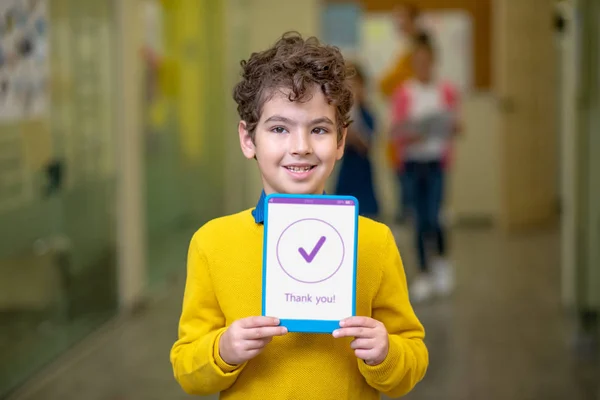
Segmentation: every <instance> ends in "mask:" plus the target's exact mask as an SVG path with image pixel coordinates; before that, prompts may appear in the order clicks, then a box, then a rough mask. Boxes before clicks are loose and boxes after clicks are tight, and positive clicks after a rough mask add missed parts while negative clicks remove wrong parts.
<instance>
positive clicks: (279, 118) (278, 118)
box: [265, 115, 335, 125]
mask: <svg viewBox="0 0 600 400" xmlns="http://www.w3.org/2000/svg"><path fill="white" fill-rule="evenodd" d="M269 122H283V123H286V124H289V125H297V123H296V121H293V120H291V119H289V118H286V117H282V116H281V115H273V116H272V117H269V118H268V119H267V120H266V121H265V124H266V123H269ZM317 124H328V125H335V124H334V123H333V121H332V120H330V119H329V118H327V117H321V118H317V119H313V120H312V121H310V123H309V125H317Z"/></svg>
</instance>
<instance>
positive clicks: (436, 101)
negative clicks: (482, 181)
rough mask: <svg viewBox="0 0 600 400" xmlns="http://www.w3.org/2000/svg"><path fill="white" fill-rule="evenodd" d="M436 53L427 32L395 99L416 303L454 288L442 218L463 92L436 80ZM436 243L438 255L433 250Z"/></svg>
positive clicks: (394, 127)
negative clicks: (415, 264) (408, 201)
mask: <svg viewBox="0 0 600 400" xmlns="http://www.w3.org/2000/svg"><path fill="white" fill-rule="evenodd" d="M434 62H435V51H434V47H433V45H432V43H431V39H430V37H429V36H428V35H427V34H424V33H423V34H420V35H419V36H418V38H417V39H416V41H415V48H414V54H413V68H414V71H415V76H414V78H412V79H410V80H408V81H407V82H406V83H404V84H403V85H402V86H401V87H400V88H399V89H398V90H397V91H396V92H395V93H394V95H393V98H392V110H393V112H392V113H393V123H392V129H391V133H390V138H391V140H392V141H393V143H394V145H395V146H397V147H399V148H401V149H402V152H403V160H402V161H401V162H402V165H398V166H397V167H398V168H401V169H402V170H403V171H404V174H405V177H406V182H405V183H406V185H407V186H408V190H409V191H410V193H411V201H412V204H411V208H412V209H413V210H414V213H415V218H414V220H415V221H414V222H415V228H416V229H415V242H416V247H417V253H418V256H419V266H420V273H419V275H418V276H417V278H416V280H415V281H414V282H413V283H412V285H411V290H410V292H411V297H412V299H413V301H416V302H418V301H424V300H427V299H429V298H430V297H432V296H433V295H435V294H440V295H445V294H449V293H450V292H451V291H452V289H453V286H454V277H453V272H452V267H451V265H450V262H449V260H448V259H447V257H446V253H447V240H446V231H445V229H444V226H443V224H442V220H441V211H442V203H443V198H444V186H445V181H446V168H447V167H448V163H449V161H450V159H449V158H450V157H449V156H450V154H451V149H452V141H453V138H454V136H455V134H456V133H458V131H459V121H458V93H457V90H456V89H455V87H454V86H453V85H452V84H451V83H449V82H442V81H439V80H438V79H436V77H435V76H434ZM431 244H434V245H435V256H434V257H431V258H430V257H428V248H429V247H430V245H431Z"/></svg>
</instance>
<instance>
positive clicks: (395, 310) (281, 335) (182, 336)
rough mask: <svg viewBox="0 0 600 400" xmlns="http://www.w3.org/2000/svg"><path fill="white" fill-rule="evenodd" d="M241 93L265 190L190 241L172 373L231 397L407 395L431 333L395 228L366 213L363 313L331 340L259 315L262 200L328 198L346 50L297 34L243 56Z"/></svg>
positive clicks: (246, 142)
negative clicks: (411, 288)
mask: <svg viewBox="0 0 600 400" xmlns="http://www.w3.org/2000/svg"><path fill="white" fill-rule="evenodd" d="M242 68H243V73H242V80H241V82H240V83H238V85H237V86H236V88H235V91H234V98H235V100H236V102H237V104H238V112H239V114H240V117H241V121H240V123H239V126H238V131H239V137H240V144H241V148H242V152H243V153H244V155H245V156H246V157H247V158H248V159H253V158H254V159H256V162H257V164H258V168H259V170H260V173H261V177H262V182H263V187H264V191H263V193H262V195H261V197H260V199H259V202H258V204H257V206H256V208H255V209H250V210H246V211H243V212H241V213H238V214H235V215H231V216H226V217H223V218H218V219H216V220H213V221H211V222H209V223H207V224H206V225H205V226H203V227H202V228H200V229H199V230H198V232H196V234H195V235H194V237H193V238H192V242H191V244H190V250H189V255H188V275H187V282H186V288H185V294H184V301H183V311H182V315H181V321H180V325H179V340H177V342H176V343H175V344H174V346H173V349H172V351H171V362H172V364H173V369H174V373H175V377H176V379H177V381H178V382H179V383H180V385H181V386H182V387H183V389H184V390H185V391H186V392H188V393H192V394H200V395H208V394H214V393H218V392H220V393H221V398H222V399H244V400H253V399H261V400H262V399H278V400H279V399H303V400H311V399H315V400H317V399H318V400H327V399H332V400H334V399H335V400H338V399H356V400H358V399H360V400H369V399H377V398H379V393H380V392H383V393H385V394H387V395H388V396H392V397H398V396H402V395H404V394H405V393H407V392H409V391H410V390H411V389H412V388H413V387H414V386H415V385H416V384H417V382H419V381H420V380H421V379H422V378H423V376H424V374H425V370H426V368H427V365H428V353H427V349H426V347H425V344H424V343H423V338H424V330H423V327H422V325H421V323H420V322H419V320H418V319H417V317H416V316H415V314H414V312H413V310H412V307H411V305H410V303H409V300H408V293H407V285H406V278H405V276H404V271H403V267H402V261H401V260H400V255H399V254H398V250H397V247H396V245H395V242H394V238H393V236H392V234H391V232H390V230H389V229H388V228H387V227H386V226H385V225H382V224H379V223H376V222H374V221H372V220H369V219H366V218H362V217H361V218H360V220H359V238H358V243H359V249H358V274H357V275H358V279H357V295H356V298H357V300H356V301H357V304H356V310H357V315H358V316H356V317H351V318H347V319H345V320H343V321H342V322H341V323H340V329H338V330H336V331H335V332H334V333H333V335H322V334H298V333H287V331H286V329H285V328H284V327H281V326H279V321H278V320H277V319H276V318H271V317H263V316H260V315H261V290H262V289H261V288H262V285H261V282H262V278H261V275H262V274H261V271H262V241H263V222H264V216H263V201H264V197H265V195H267V194H270V193H294V194H322V193H323V190H324V187H325V182H326V180H327V178H328V177H329V175H330V174H331V172H332V170H333V167H334V165H335V162H336V161H337V160H339V159H340V158H341V157H342V154H343V151H344V150H343V149H344V141H345V137H346V128H347V126H348V124H349V120H348V113H349V111H350V108H351V106H352V93H351V90H350V86H349V82H348V79H347V75H346V65H345V62H344V59H343V57H342V55H341V54H340V52H339V51H338V50H337V49H335V48H332V47H328V46H323V45H321V44H319V42H318V41H317V40H316V39H314V38H310V39H308V40H306V41H305V40H304V39H302V37H300V36H299V35H297V34H286V35H284V36H283V37H282V38H281V39H280V40H279V41H278V42H277V43H276V44H275V45H274V46H273V47H272V48H270V49H268V50H266V51H264V52H261V53H254V54H252V56H251V57H250V59H249V60H248V61H243V62H242Z"/></svg>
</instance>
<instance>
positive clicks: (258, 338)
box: [219, 317, 287, 365]
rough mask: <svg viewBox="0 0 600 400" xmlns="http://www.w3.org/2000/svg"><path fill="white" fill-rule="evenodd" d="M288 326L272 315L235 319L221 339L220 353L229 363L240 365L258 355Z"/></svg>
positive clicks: (285, 331) (285, 330) (283, 332)
mask: <svg viewBox="0 0 600 400" xmlns="http://www.w3.org/2000/svg"><path fill="white" fill-rule="evenodd" d="M286 333H287V328H285V327H282V326H279V320H278V319H277V318H271V317H249V318H244V319H240V320H237V321H235V322H234V323H233V324H231V326H230V327H229V328H227V330H226V331H225V333H223V335H222V336H221V339H220V341H219V355H220V356H221V358H222V359H223V361H225V362H226V363H227V364H229V365H239V364H242V363H244V362H246V361H248V360H250V359H251V358H254V357H256V356H257V355H258V354H259V353H260V352H261V351H262V350H263V348H264V347H265V346H266V345H267V344H268V343H269V342H270V341H271V340H273V336H282V335H285V334H286Z"/></svg>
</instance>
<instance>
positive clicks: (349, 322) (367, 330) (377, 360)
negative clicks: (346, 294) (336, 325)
mask: <svg viewBox="0 0 600 400" xmlns="http://www.w3.org/2000/svg"><path fill="white" fill-rule="evenodd" d="M340 326H341V328H340V329H337V330H335V331H334V332H333V337H335V338H342V337H353V338H354V340H353V341H352V343H351V345H350V346H351V347H352V348H353V349H354V354H356V357H358V358H360V359H361V360H364V361H365V363H367V364H368V365H378V364H381V363H382V362H383V360H385V358H386V357H387V354H388V349H389V340H388V332H387V330H386V329H385V325H383V324H382V323H381V322H379V321H377V320H374V319H373V318H369V317H350V318H346V319H344V320H342V321H340Z"/></svg>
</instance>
